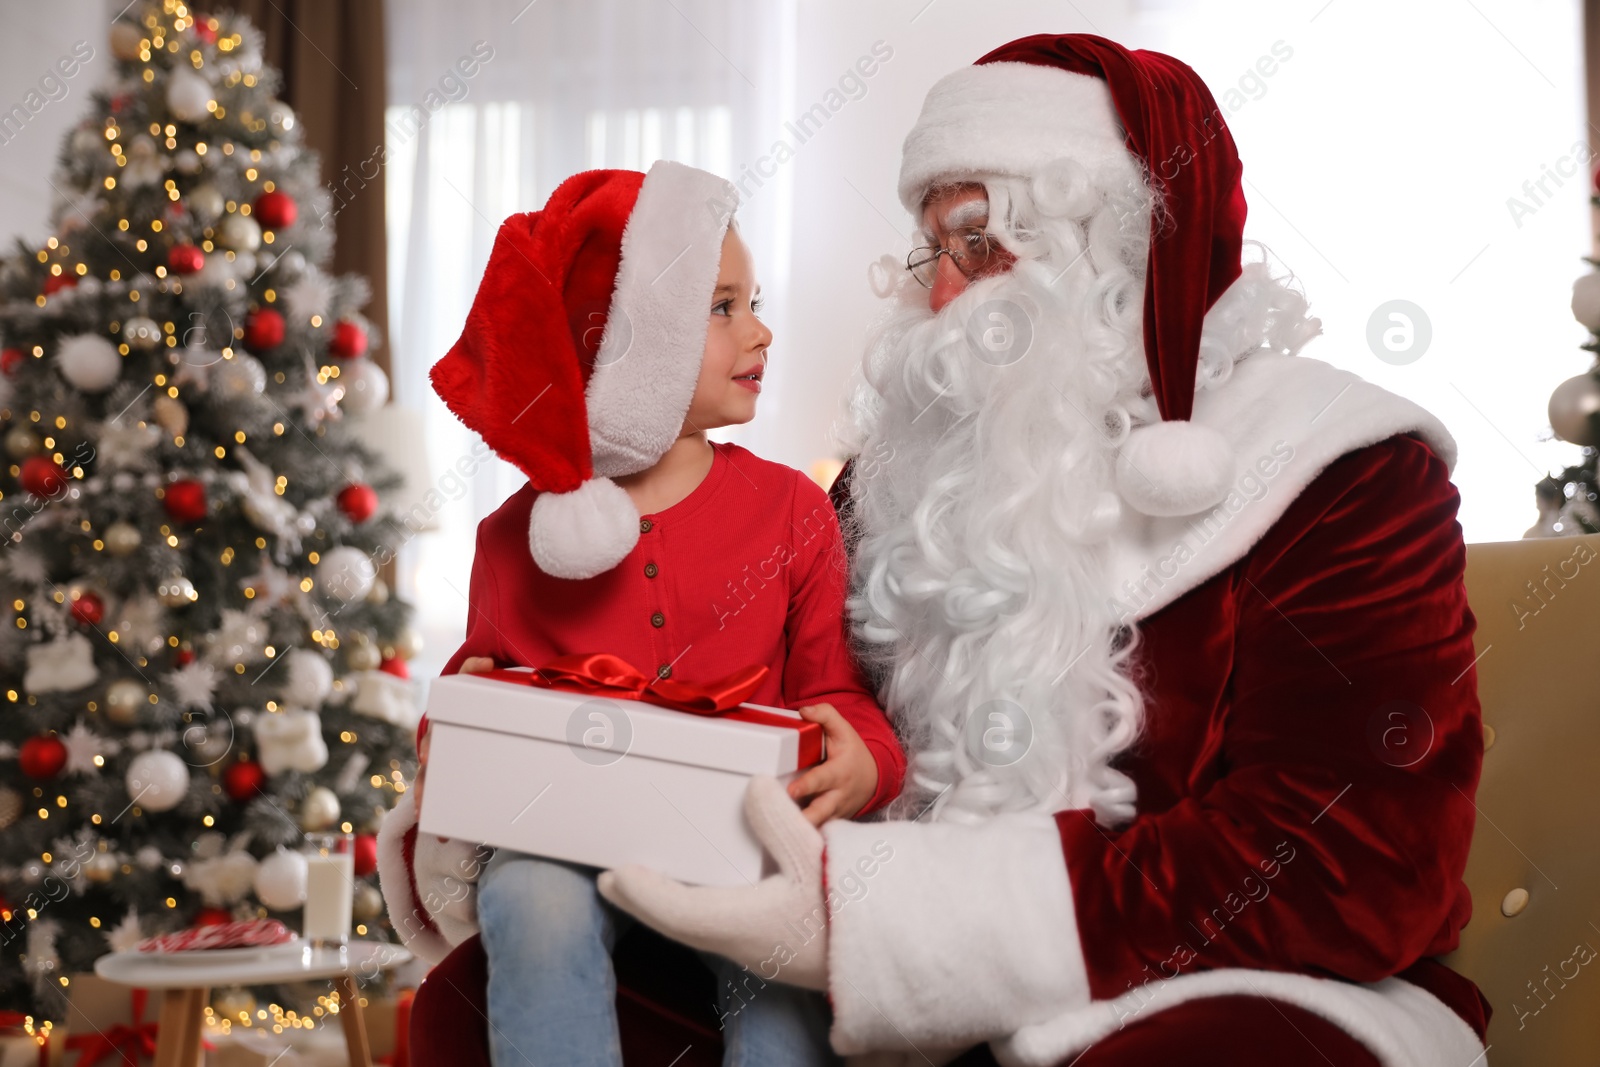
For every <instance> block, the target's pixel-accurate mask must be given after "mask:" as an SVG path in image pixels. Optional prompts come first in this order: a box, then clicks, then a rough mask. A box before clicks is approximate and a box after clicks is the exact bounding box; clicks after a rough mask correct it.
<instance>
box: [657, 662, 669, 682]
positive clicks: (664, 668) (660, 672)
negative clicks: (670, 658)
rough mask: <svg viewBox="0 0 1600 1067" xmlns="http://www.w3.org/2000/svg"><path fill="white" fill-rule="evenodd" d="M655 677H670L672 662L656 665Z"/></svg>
mask: <svg viewBox="0 0 1600 1067" xmlns="http://www.w3.org/2000/svg"><path fill="white" fill-rule="evenodd" d="M656 677H657V678H671V677H672V664H670V663H663V664H662V665H661V666H659V667H657V668H656Z"/></svg>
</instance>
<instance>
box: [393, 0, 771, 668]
mask: <svg viewBox="0 0 1600 1067" xmlns="http://www.w3.org/2000/svg"><path fill="white" fill-rule="evenodd" d="M386 21H387V25H388V41H387V45H388V50H389V86H388V94H389V97H388V98H389V102H390V106H389V115H388V118H389V121H388V123H387V126H388V143H387V146H386V148H387V152H386V156H385V166H386V168H387V180H388V216H389V278H390V285H391V286H392V290H391V296H390V330H391V335H392V336H391V341H392V351H393V353H394V395H395V401H396V403H398V404H399V405H401V406H402V407H405V408H409V409H412V410H415V411H420V412H421V413H422V415H423V422H424V426H425V435H426V439H427V444H428V454H429V457H430V468H431V469H430V472H429V477H430V480H431V482H432V484H433V486H434V487H435V488H437V489H438V490H439V492H440V494H441V496H442V497H443V498H444V499H445V500H446V501H447V502H446V503H445V505H444V506H443V507H442V508H441V509H440V510H439V511H438V513H437V515H435V516H434V517H433V521H434V523H435V524H436V526H437V529H436V530H434V531H433V532H429V533H425V534H422V535H420V536H418V537H416V538H414V539H413V540H412V541H411V543H410V544H409V545H408V546H407V547H406V550H405V552H404V553H403V554H402V556H401V573H400V584H401V590H402V592H403V593H405V594H406V595H408V596H410V597H411V598H413V600H414V601H415V602H416V603H418V604H419V606H420V607H421V610H420V611H419V618H418V625H419V628H420V629H421V631H422V633H423V636H424V639H425V641H426V643H427V648H426V650H425V652H424V654H423V657H422V661H421V662H420V663H419V664H418V667H419V671H420V673H421V674H422V675H423V676H424V677H426V676H428V675H429V674H431V673H434V671H435V670H436V669H437V667H438V666H440V665H441V664H442V663H443V660H444V659H445V658H446V657H447V656H448V655H449V654H450V653H451V652H453V651H454V649H455V647H456V645H457V643H458V642H459V640H460V637H461V634H462V633H463V632H464V622H465V618H466V607H467V604H466V591H467V581H468V575H469V573H470V569H471V562H472V552H473V535H474V532H475V530H476V526H477V523H478V521H479V520H480V519H481V518H483V517H484V516H485V515H487V514H489V513H490V512H491V511H493V510H494V509H495V508H496V507H497V506H498V505H499V504H500V502H501V501H503V500H504V499H505V498H506V497H507V496H509V495H510V494H511V493H512V492H514V491H515V490H516V489H517V488H518V487H519V486H520V485H521V484H522V482H523V478H522V475H521V474H520V473H519V472H518V471H516V470H515V469H514V468H512V467H510V466H509V465H507V464H505V463H502V462H500V461H498V460H487V461H483V460H480V459H479V456H481V455H482V452H481V445H477V438H476V435H473V434H470V433H469V432H467V431H466V430H465V429H464V428H462V427H461V426H460V424H459V423H457V422H456V420H455V419H454V417H453V416H451V415H450V413H449V412H448V411H447V410H446V409H445V407H444V405H443V404H442V403H440V402H439V400H438V398H437V397H436V396H434V395H433V392H432V390H431V389H430V388H429V386H428V381H427V373H428V369H429V368H430V367H431V366H432V365H433V364H434V362H436V361H437V360H438V359H439V358H440V357H441V356H443V355H444V353H445V352H446V351H447V350H448V349H449V347H450V345H451V344H452V343H453V342H454V341H455V340H456V338H457V337H458V336H459V333H460V330H461V326H462V323H463V322H464V321H465V319H466V314H467V310H468V308H469V306H470V305H471V302H472V297H473V295H474V293H475V292H476V290H477V285H478V280H479V278H480V277H481V276H482V272H483V267H484V264H485V263H486V262H487V260H488V256H489V250H490V248H491V246H492V244H493V241H494V235H495V232H496V230H497V229H498V227H499V225H500V223H501V221H502V220H504V219H505V217H506V216H508V215H511V214H514V213H516V212H520V211H529V210H533V209H536V208H539V207H540V206H542V205H543V203H544V201H545V199H546V198H548V197H549V195H550V193H551V191H552V190H554V189H555V187H556V186H557V185H558V184H560V182H561V181H562V180H563V179H565V178H567V177H568V176H570V175H572V174H575V173H577V172H579V171H583V170H590V169H594V168H598V167H621V168H627V169H631V170H646V169H648V168H649V166H650V164H651V163H653V162H654V161H655V160H657V159H675V160H678V161H680V162H683V163H688V164H691V165H693V166H697V167H702V168H704V169H706V170H710V171H713V172H715V173H717V174H720V175H722V176H724V177H726V178H729V179H730V180H734V181H737V180H738V178H739V176H740V172H741V170H745V169H746V168H744V167H743V161H746V160H752V159H756V158H758V157H759V156H760V155H761V153H762V152H763V151H765V150H766V148H767V146H769V145H770V143H771V140H772V131H774V130H775V129H776V128H777V127H778V126H779V124H780V122H781V119H780V118H779V116H781V115H784V114H786V113H787V111H788V106H787V104H788V102H787V100H786V99H785V97H786V94H787V93H788V91H789V90H788V86H789V85H790V84H791V83H792V70H791V69H790V68H791V67H792V51H791V49H792V44H791V42H792V41H793V39H794V32H793V24H794V7H793V0H776V2H773V0H763V2H762V3H759V4H751V3H740V2H737V0H646V2H640V0H630V2H624V0H584V2H581V3H580V2H577V0H534V2H532V3H529V2H528V0H451V2H450V3H444V4H441V3H437V2H436V0H390V5H389V11H388V18H387V20H386ZM787 181H788V178H787V175H784V174H779V175H778V176H777V177H776V178H774V179H772V180H767V181H764V182H762V183H760V185H759V187H757V185H755V184H754V183H751V182H747V183H746V188H747V189H748V190H749V191H750V192H751V193H752V195H751V196H750V197H749V198H748V199H746V200H745V201H744V203H743V204H742V205H741V207H740V210H739V220H740V229H741V232H742V233H744V234H745V236H746V239H747V241H748V243H749V244H750V246H751V248H752V250H753V252H754V253H755V256H756V267H757V274H758V277H759V279H760V281H761V283H762V287H763V290H764V292H765V293H766V294H767V295H768V296H769V298H771V297H774V296H776V295H777V293H778V291H780V290H781V289H783V287H784V286H785V284H786V282H787V264H788V247H789V234H788V229H787V218H788V215H789V211H788V198H789V189H788V186H787ZM782 303H783V301H782V300H781V299H769V303H768V307H769V308H770V309H777V310H778V311H779V312H780V314H781V306H782ZM767 318H768V320H769V322H771V323H772V325H773V326H774V328H775V329H776V330H777V331H778V332H779V333H781V332H782V330H781V324H780V322H778V321H777V318H778V317H777V316H774V315H772V314H768V315H767ZM775 407H776V405H772V404H764V408H766V409H767V410H764V411H763V415H764V416H765V419H766V420H767V421H769V422H770V421H771V420H773V419H774V418H775V416H776V415H777V412H776V411H774V410H771V409H773V408H775ZM759 432H760V429H759V426H752V427H748V428H741V429H740V430H738V431H731V432H729V433H727V434H725V435H722V436H723V437H724V439H736V440H740V441H741V442H743V443H746V444H749V445H750V446H751V447H753V448H759V444H758V443H757V442H756V440H755V435H756V434H758V433H759ZM741 435H742V436H741ZM475 445H477V448H478V451H476V452H475V450H474V446H475Z"/></svg>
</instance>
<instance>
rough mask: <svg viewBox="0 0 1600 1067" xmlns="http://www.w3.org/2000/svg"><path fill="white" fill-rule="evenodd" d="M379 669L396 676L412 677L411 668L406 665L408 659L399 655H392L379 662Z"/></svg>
mask: <svg viewBox="0 0 1600 1067" xmlns="http://www.w3.org/2000/svg"><path fill="white" fill-rule="evenodd" d="M378 669H379V670H380V671H383V672H384V673H385V674H392V675H394V676H395V677H396V678H410V677H411V668H410V667H407V666H406V661H405V660H403V659H401V658H400V657H399V656H390V657H389V658H388V659H386V660H383V661H381V662H380V663H379V664H378Z"/></svg>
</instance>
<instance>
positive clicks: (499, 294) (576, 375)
mask: <svg viewBox="0 0 1600 1067" xmlns="http://www.w3.org/2000/svg"><path fill="white" fill-rule="evenodd" d="M737 205H738V192H737V190H735V189H734V187H733V186H732V185H731V184H729V183H728V182H727V181H725V180H723V179H722V178H719V177H717V176H716V175H714V174H708V173H706V172H705V171H703V170H696V169H695V168H693V167H687V166H684V165H683V164H681V163H673V162H670V161H667V160H662V161H661V162H658V163H656V164H655V165H654V166H652V167H651V168H650V172H649V173H648V174H640V173H638V172H637V171H626V170H592V171H586V172H584V173H582V174H576V175H573V176H572V177H571V178H568V179H567V180H566V181H564V182H562V183H561V185H560V186H558V187H557V188H556V190H555V192H554V193H552V194H551V195H550V200H549V202H548V203H546V204H545V206H544V209H543V210H542V211H530V212H526V213H524V214H521V215H513V216H511V217H510V218H508V219H506V221H505V222H504V223H502V224H501V226H500V232H499V234H498V235H497V236H496V237H495V242H494V248H493V250H492V251H491V252H490V253H489V265H488V266H487V267H486V268H485V269H484V272H483V281H482V282H480V283H479V285H478V295H477V296H476V297H475V298H474V299H473V302H472V309H471V311H469V312H468V314H467V323H466V327H465V328H464V329H463V330H462V332H461V339H460V340H458V341H457V342H456V343H455V345H454V346H453V347H452V348H451V349H450V351H449V352H448V353H447V354H446V355H445V357H444V358H443V359H441V360H440V361H439V362H438V363H437V364H435V365H434V368H433V372H432V375H431V377H432V380H433V387H434V390H435V391H437V392H438V394H439V396H440V397H442V398H443V399H444V402H445V404H446V405H448V406H449V408H450V410H451V411H453V412H455V414H456V416H457V417H458V418H460V419H461V421H462V422H464V423H466V424H467V426H468V427H469V428H471V429H473V430H475V431H477V432H478V433H479V434H482V435H483V439H484V441H485V442H486V443H487V444H488V445H489V447H490V448H492V449H494V450H495V452H496V453H497V454H499V456H500V457H501V458H502V459H504V460H506V461H507V462H509V463H512V464H515V465H516V466H517V467H518V468H520V469H521V470H522V472H523V473H524V474H526V475H527V476H528V481H529V482H530V483H531V484H532V485H533V487H534V489H536V490H538V496H537V497H535V499H534V503H533V513H532V517H531V518H530V520H529V524H528V547H529V549H530V550H531V551H532V553H533V558H534V561H535V562H536V563H538V565H539V567H540V568H541V569H542V570H544V571H545V572H546V573H548V574H552V575H555V576H556V577H558V578H573V579H579V578H592V577H594V576H595V575H597V574H601V573H603V572H605V571H608V570H610V569H611V568H612V567H615V566H616V565H617V564H618V563H620V562H622V560H623V558H624V557H626V556H627V554H628V553H629V552H630V551H632V549H633V546H634V544H635V543H636V542H637V541H638V539H639V513H638V511H637V509H635V508H634V506H633V501H632V500H631V499H630V498H629V497H628V494H627V493H626V492H625V491H624V490H623V489H622V488H621V487H620V486H618V485H617V484H616V483H615V482H613V481H612V480H611V479H612V478H613V477H616V476H620V475H624V474H633V473H635V472H637V471H641V470H644V469H645V468H647V467H650V466H652V465H654V464H655V462H656V461H657V460H659V459H660V458H661V457H662V456H663V455H664V454H665V453H666V451H667V449H668V448H670V447H671V446H672V443H673V442H674V441H676V440H677V438H678V435H679V432H680V431H681V430H682V428H683V420H684V417H685V416H686V415H687V414H688V412H689V402H690V401H691V400H692V399H693V397H694V389H695V384H696V382H697V381H698V380H699V376H700V362H701V357H702V356H703V354H704V352H705V342H706V323H707V319H708V316H709V314H710V307H711V293H712V290H713V289H715V288H716V284H717V268H718V266H719V264H720V262H721V257H722V239H723V236H724V234H725V233H726V232H727V229H728V225H729V220H730V218H731V217H732V214H733V211H734V209H735V208H736V207H737Z"/></svg>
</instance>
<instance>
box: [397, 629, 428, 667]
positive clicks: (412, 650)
mask: <svg viewBox="0 0 1600 1067" xmlns="http://www.w3.org/2000/svg"><path fill="white" fill-rule="evenodd" d="M394 651H395V654H396V655H397V656H399V657H400V658H401V659H416V658H417V656H418V654H419V653H421V652H422V635H421V634H420V633H418V632H417V628H416V627H414V626H405V627H402V628H401V630H400V632H399V633H397V634H395V635H394Z"/></svg>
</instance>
